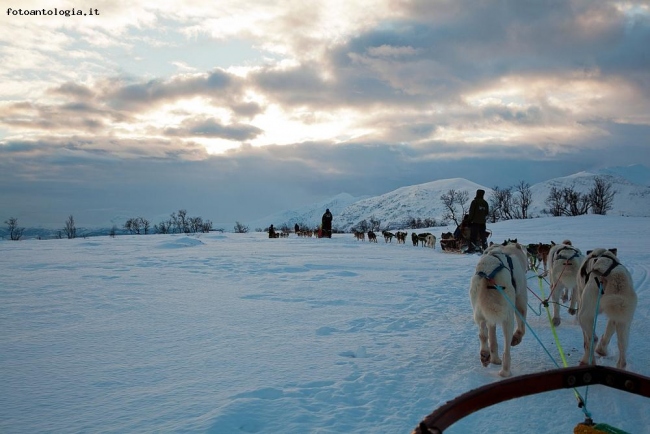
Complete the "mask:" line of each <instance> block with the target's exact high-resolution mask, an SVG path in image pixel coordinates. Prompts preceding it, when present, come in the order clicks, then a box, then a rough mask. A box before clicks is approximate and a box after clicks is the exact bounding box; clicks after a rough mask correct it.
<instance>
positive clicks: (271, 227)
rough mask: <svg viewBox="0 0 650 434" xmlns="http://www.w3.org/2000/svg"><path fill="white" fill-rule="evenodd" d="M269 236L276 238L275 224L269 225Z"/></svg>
mask: <svg viewBox="0 0 650 434" xmlns="http://www.w3.org/2000/svg"><path fill="white" fill-rule="evenodd" d="M269 238H275V228H274V227H273V225H271V226H269Z"/></svg>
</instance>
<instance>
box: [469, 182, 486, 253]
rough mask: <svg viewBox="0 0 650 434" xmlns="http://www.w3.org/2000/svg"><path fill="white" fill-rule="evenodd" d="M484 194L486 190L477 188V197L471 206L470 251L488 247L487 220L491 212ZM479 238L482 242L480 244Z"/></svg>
mask: <svg viewBox="0 0 650 434" xmlns="http://www.w3.org/2000/svg"><path fill="white" fill-rule="evenodd" d="M484 196H485V190H481V189H478V190H476V197H475V198H474V200H472V203H471V204H470V206H469V217H468V220H469V223H470V245H469V250H468V251H467V252H468V253H473V252H476V251H477V250H479V249H486V248H487V239H486V238H485V235H486V233H487V232H486V230H485V229H486V228H485V222H486V221H487V217H488V214H489V213H490V206H489V205H488V203H487V202H486V201H485V199H484V198H483V197H484ZM479 239H480V242H481V244H479Z"/></svg>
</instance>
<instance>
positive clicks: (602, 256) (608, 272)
mask: <svg viewBox="0 0 650 434" xmlns="http://www.w3.org/2000/svg"><path fill="white" fill-rule="evenodd" d="M606 253H607V251H604V252H603V253H601V254H600V255H598V256H597V257H596V260H598V259H600V258H606V259H609V260H611V261H612V264H611V265H610V266H609V267H608V268H607V270H605V272H604V273H602V274H600V276H602V277H607V276H609V274H610V273H611V272H612V270H614V268H616V267H618V266H619V265H621V263H620V262H619V261H618V259H616V258H612V257H611V256H609V255H607V256H605V254H606ZM594 271H595V270H591V271H590V272H588V273H586V274H583V275H584V276H585V284H586V283H587V281H589V277H590V276H591V273H593V272H594ZM596 281H597V282H598V284H600V281H598V279H596Z"/></svg>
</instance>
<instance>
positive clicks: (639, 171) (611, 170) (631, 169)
mask: <svg viewBox="0 0 650 434" xmlns="http://www.w3.org/2000/svg"><path fill="white" fill-rule="evenodd" d="M597 173H599V174H602V175H614V176H620V177H621V178H625V179H626V180H628V181H629V182H631V183H633V184H639V185H645V186H646V187H650V169H649V168H647V167H646V166H643V165H641V164H633V165H631V166H617V167H607V168H605V169H601V170H599V171H598V172H597Z"/></svg>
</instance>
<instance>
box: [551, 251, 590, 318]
mask: <svg viewBox="0 0 650 434" xmlns="http://www.w3.org/2000/svg"><path fill="white" fill-rule="evenodd" d="M548 259H549V261H548V262H549V266H548V272H549V273H548V274H549V276H550V279H551V281H550V285H551V299H552V300H553V325H554V326H556V327H557V326H559V325H560V322H561V320H560V296H561V295H562V293H563V292H564V291H567V292H568V293H569V295H570V298H571V304H570V306H569V313H570V314H571V315H575V313H576V306H577V304H578V295H577V293H576V276H577V274H578V269H579V268H580V266H581V265H582V261H583V260H584V255H583V254H582V252H581V251H580V250H579V249H577V248H575V247H573V246H572V245H571V241H569V240H564V241H562V244H554V245H553V247H551V250H550V251H549V253H548Z"/></svg>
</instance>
